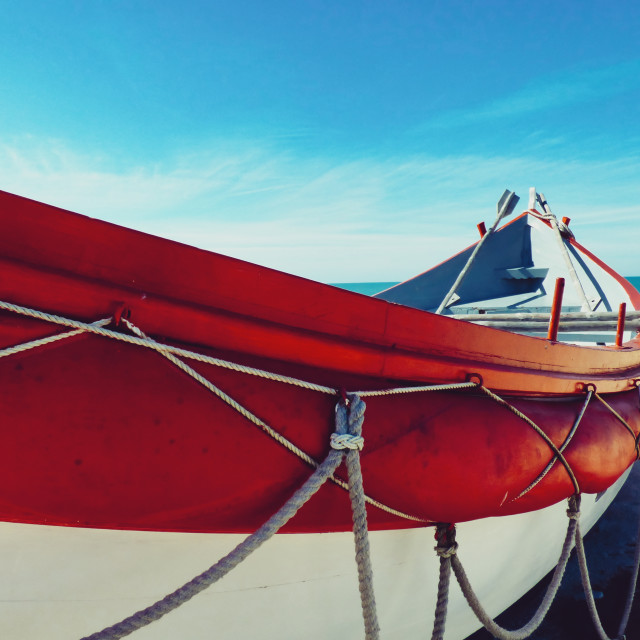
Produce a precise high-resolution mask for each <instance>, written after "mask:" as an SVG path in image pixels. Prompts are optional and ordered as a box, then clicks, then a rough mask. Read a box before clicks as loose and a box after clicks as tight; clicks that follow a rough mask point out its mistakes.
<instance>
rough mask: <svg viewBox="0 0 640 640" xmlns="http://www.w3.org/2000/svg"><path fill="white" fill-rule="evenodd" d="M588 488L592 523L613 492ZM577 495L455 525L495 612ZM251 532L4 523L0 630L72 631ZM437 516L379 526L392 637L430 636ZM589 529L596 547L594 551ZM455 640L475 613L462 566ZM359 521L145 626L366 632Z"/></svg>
mask: <svg viewBox="0 0 640 640" xmlns="http://www.w3.org/2000/svg"><path fill="white" fill-rule="evenodd" d="M625 478H626V475H625V476H624V477H623V478H622V479H621V480H619V481H618V482H617V483H616V484H615V485H614V486H613V487H612V488H610V489H609V490H608V491H607V492H606V494H605V495H604V497H602V498H601V499H599V500H598V501H597V502H596V501H595V496H588V495H587V496H584V498H583V516H582V521H581V522H582V525H581V526H582V527H583V531H587V530H588V529H589V528H590V527H591V526H592V525H593V524H594V522H595V521H596V520H597V518H598V517H599V516H600V515H601V514H602V512H603V511H604V510H605V508H606V507H607V506H608V505H609V503H610V502H611V500H612V499H613V497H614V496H615V494H616V493H617V492H618V490H619V488H620V487H621V486H622V483H623V481H624V479H625ZM565 509H566V504H565V503H561V504H557V505H554V506H552V507H549V508H547V509H543V510H541V511H538V512H534V513H528V514H522V515H518V516H509V517H503V518H489V519H486V520H480V521H474V522H468V523H462V524H460V525H459V526H458V541H459V543H460V549H459V557H460V559H461V561H462V563H463V565H464V566H465V568H466V570H467V572H468V575H469V578H470V580H471V582H472V585H473V586H474V589H476V591H477V593H478V595H479V597H480V598H481V600H482V602H483V603H484V605H485V607H486V608H487V609H488V610H489V611H490V612H491V613H492V614H494V615H496V614H498V613H499V612H500V611H502V610H503V609H504V608H506V607H507V606H508V605H509V604H510V603H512V602H514V601H515V600H517V599H518V598H519V597H520V596H521V595H523V594H524V593H525V592H526V591H528V590H529V589H530V588H531V587H532V586H533V585H535V584H536V583H537V582H538V581H539V580H540V579H541V578H542V577H543V576H544V575H545V574H546V573H547V572H548V571H550V570H551V569H552V567H553V566H554V564H555V562H556V560H557V557H558V555H559V553H560V548H561V545H562V540H563V538H564V535H565V531H566V526H567V518H566V515H565ZM242 538H243V536H241V535H227V534H185V533H162V532H136V531H114V530H99V529H80V528H70V527H69V528H67V527H50V526H42V525H26V524H15V523H0V566H2V573H3V579H2V581H0V637H3V638H11V639H12V640H34V639H36V638H47V640H70V639H71V638H80V637H82V636H85V635H88V634H90V633H92V632H95V631H97V630H99V629H101V628H103V627H105V626H108V625H110V624H113V623H115V622H117V621H119V620H120V619H122V618H124V617H126V616H128V615H130V614H131V613H133V612H135V611H137V610H139V609H141V608H144V607H146V606H148V605H150V604H152V603H153V602H154V601H156V600H157V599H159V598H161V597H163V596H164V595H166V594H167V593H168V592H170V591H172V590H174V589H175V588H177V587H178V586H180V585H181V584H182V583H184V582H186V581H187V580H189V579H191V578H192V577H193V576H195V575H196V574H198V573H201V572H202V571H203V570H205V569H206V568H208V567H209V566H210V565H211V564H213V563H214V562H216V561H217V560H218V559H219V558H220V557H222V556H223V555H224V554H225V553H227V552H228V551H230V550H231V549H232V548H233V547H234V545H236V544H237V543H238V542H239V541H240V540H241V539H242ZM434 544H435V542H434V539H433V528H423V529H406V530H396V531H379V532H372V533H371V548H372V554H373V555H372V559H373V568H374V581H375V590H376V599H377V602H378V610H379V620H380V625H381V630H382V637H383V638H403V640H413V639H415V640H418V639H420V640H422V639H423V638H425V637H430V634H431V627H432V624H433V611H434V607H435V597H436V585H437V577H438V560H437V558H436V556H435V553H434V551H433V547H434ZM588 547H589V545H588V539H587V552H588ZM447 620H448V622H447V634H446V639H447V640H460V639H461V638H464V637H466V636H467V635H469V634H470V633H472V632H473V631H474V630H475V629H476V628H477V627H478V623H477V622H476V620H475V617H474V616H473V614H472V613H471V611H470V610H469V609H468V607H467V604H466V602H464V600H463V598H462V595H461V593H460V591H459V588H458V586H457V584H455V580H454V579H453V578H452V589H451V604H450V610H449V615H448V618H447ZM362 636H363V624H362V619H361V613H360V603H359V594H358V585H357V577H356V565H355V560H354V546H353V538H352V535H351V534H350V533H327V534H280V535H276V536H275V538H274V539H272V540H270V541H269V542H268V543H266V544H265V545H264V546H263V547H262V548H261V549H259V550H258V551H257V552H256V553H255V554H254V555H253V556H251V557H250V558H248V559H247V560H246V561H245V562H244V563H243V564H242V565H240V566H239V567H238V568H236V569H235V570H234V571H233V572H232V573H231V574H229V575H228V576H226V577H225V578H224V579H223V580H221V581H220V582H219V583H218V584H216V585H213V586H212V587H210V588H209V589H208V590H207V591H205V592H204V593H202V594H200V595H198V596H196V597H195V598H194V599H193V600H191V601H190V602H189V603H187V604H186V605H184V606H183V607H182V608H180V609H178V610H177V611H174V612H173V613H171V614H169V615H167V616H165V617H164V618H163V619H161V620H159V621H157V622H155V623H152V624H151V625H150V626H149V627H147V628H145V629H142V630H140V631H137V632H136V633H135V634H134V635H133V636H132V637H133V638H136V640H175V639H176V638H188V639H189V640H205V639H206V640H210V639H211V638H216V640H244V639H247V638H255V639H261V640H271V639H273V640H276V639H277V640H288V639H290V640H299V639H300V638H305V640H326V639H327V638H336V639H338V638H339V639H340V640H349V639H351V638H353V639H356V638H357V639H360V638H362Z"/></svg>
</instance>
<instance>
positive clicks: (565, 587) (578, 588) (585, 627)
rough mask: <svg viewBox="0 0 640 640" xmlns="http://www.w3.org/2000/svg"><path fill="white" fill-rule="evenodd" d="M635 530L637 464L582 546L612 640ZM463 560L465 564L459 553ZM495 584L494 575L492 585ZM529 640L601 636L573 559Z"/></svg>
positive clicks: (535, 602)
mask: <svg viewBox="0 0 640 640" xmlns="http://www.w3.org/2000/svg"><path fill="white" fill-rule="evenodd" d="M627 280H628V281H629V282H630V283H631V284H632V285H633V286H634V287H635V288H636V289H638V291H640V276H631V277H627ZM394 284H397V283H396V282H343V283H339V284H336V285H335V286H338V287H341V288H343V289H348V290H349V291H356V292H357V293H362V294H365V295H373V294H374V293H378V292H379V291H383V290H384V289H388V288H389V287H391V286H393V285H394ZM639 525H640V463H637V464H636V465H635V467H634V468H633V470H632V472H631V475H630V477H629V479H628V480H627V482H626V483H625V485H624V486H623V487H622V489H621V491H620V493H619V494H618V496H617V497H616V499H615V500H614V501H613V503H612V504H611V506H610V507H609V508H608V509H607V511H606V512H605V513H604V515H603V516H602V517H601V518H600V520H599V521H598V522H597V523H596V524H595V525H594V527H593V528H592V529H591V531H590V532H589V533H588V535H587V536H585V541H584V544H585V551H586V555H587V563H588V566H589V576H590V579H591V585H592V589H593V592H594V597H595V600H596V607H597V609H598V614H599V616H600V618H601V621H602V624H603V626H604V629H605V631H606V632H607V634H608V636H609V637H610V638H615V637H616V634H617V631H618V625H619V623H620V619H621V617H622V613H623V609H624V605H625V601H626V598H627V592H628V589H629V585H630V580H631V577H632V573H633V559H634V549H635V541H636V539H637V538H638V539H639V540H640V536H639V534H638V532H639V531H640V528H639ZM461 560H463V561H464V558H463V555H462V550H461ZM496 565H500V560H496ZM499 579H500V577H499V576H498V575H497V576H496V580H499ZM451 580H452V581H453V580H454V578H453V577H452V578H451ZM549 581H550V576H547V577H546V578H545V579H544V580H543V581H542V582H541V583H540V584H538V585H537V586H536V587H535V588H534V589H532V590H531V591H529V593H527V594H526V595H525V596H523V597H522V598H520V600H518V601H517V602H516V603H515V604H514V605H512V606H511V607H510V608H509V609H507V610H506V611H505V612H504V613H502V614H501V615H500V616H498V618H497V622H498V624H500V625H501V626H502V627H504V628H506V629H518V628H520V627H521V626H523V625H524V624H526V623H527V622H528V621H529V620H530V619H531V617H532V616H533V614H534V613H535V611H536V610H537V608H538V606H539V605H540V603H541V602H542V599H543V597H544V593H545V591H546V588H547V586H548V584H549ZM472 586H473V585H472ZM428 636H429V633H427V632H425V637H428ZM530 637H531V640H599V638H600V636H599V635H598V633H597V632H596V631H595V627H594V624H593V622H592V620H591V618H590V615H589V610H588V607H587V603H586V600H585V597H584V591H583V588H582V583H581V579H580V571H579V568H578V563H577V561H576V558H575V554H572V555H571V558H570V560H569V563H568V565H567V570H566V572H565V575H564V578H563V580H562V584H561V586H560V589H559V590H558V593H557V595H556V598H555V601H554V602H553V604H552V605H551V608H550V609H549V612H548V614H547V616H546V618H545V619H544V621H543V623H542V624H541V625H540V627H539V628H538V629H537V630H536V631H535V632H534V633H533V635H532V636H530ZM492 638H493V636H492V635H491V634H490V633H489V632H488V631H485V630H484V629H480V630H479V631H477V632H476V633H474V634H473V635H471V636H469V638H467V640H492ZM626 639H627V640H640V585H638V592H637V594H636V598H635V602H634V606H633V609H632V610H631V616H630V618H629V624H628V626H627V629H626Z"/></svg>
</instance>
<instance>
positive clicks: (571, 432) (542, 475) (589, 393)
mask: <svg viewBox="0 0 640 640" xmlns="http://www.w3.org/2000/svg"><path fill="white" fill-rule="evenodd" d="M593 394H594V392H593V390H592V389H589V390H588V391H587V397H586V398H585V401H584V403H583V405H582V408H581V409H580V411H579V412H578V415H577V417H576V419H575V420H574V422H573V426H572V427H571V429H570V430H569V433H568V434H567V437H566V438H565V439H564V442H563V443H562V445H561V447H560V449H559V451H560V453H563V452H564V450H565V449H566V448H567V447H568V446H569V444H570V442H571V440H573V436H574V435H575V434H576V431H577V430H578V426H579V425H580V422H582V418H583V417H584V414H585V412H586V410H587V407H588V406H589V402H590V401H591V398H592V396H593ZM557 461H558V458H557V457H556V456H554V457H553V458H551V460H550V461H549V463H548V464H547V466H546V467H545V468H544V469H543V470H542V471H541V472H540V474H539V475H538V477H537V478H536V479H535V480H534V481H533V482H531V484H530V485H529V486H528V487H527V488H526V489H524V490H523V491H521V492H520V494H519V495H517V496H516V497H515V498H514V499H513V501H515V500H519V499H520V498H522V496H524V495H525V494H527V493H529V491H531V489H533V488H534V487H535V486H536V485H537V484H538V483H540V482H541V481H542V480H543V479H544V478H545V476H546V475H547V474H548V473H549V471H551V469H552V468H553V465H554V464H555V463H556V462H557Z"/></svg>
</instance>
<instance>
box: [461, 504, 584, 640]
mask: <svg viewBox="0 0 640 640" xmlns="http://www.w3.org/2000/svg"><path fill="white" fill-rule="evenodd" d="M579 508H580V496H579V495H575V496H572V497H571V498H569V509H567V516H568V518H569V524H568V526H567V534H566V536H565V539H564V544H563V545H562V551H561V553H560V558H559V559H558V564H557V565H556V568H555V571H554V572H553V577H552V579H551V582H550V583H549V586H548V587H547V590H546V592H545V594H544V597H543V599H542V602H541V603H540V606H539V607H538V609H537V610H536V612H535V613H534V614H533V616H532V617H531V619H530V620H529V622H527V623H526V624H525V625H523V626H522V627H520V629H514V630H509V629H505V628H504V627H501V626H500V625H499V624H497V623H496V622H495V620H493V618H491V616H490V615H489V614H488V613H487V612H486V611H485V609H484V607H483V606H482V605H481V604H480V601H479V600H478V597H477V595H476V594H475V592H474V591H473V588H472V587H471V584H470V583H469V579H468V578H467V574H466V573H465V570H464V568H463V566H462V563H461V562H460V559H459V557H458V555H457V554H453V555H452V556H451V566H452V569H453V572H454V574H455V576H456V579H457V580H458V583H459V585H460V588H461V589H462V593H463V595H464V597H465V599H466V600H467V602H468V603H469V606H470V607H471V609H472V610H473V612H474V613H475V614H476V617H477V618H478V620H479V621H480V622H481V623H482V625H483V626H484V628H485V629H486V630H487V631H488V632H489V633H491V634H492V635H493V636H494V637H495V638H498V639H499V640H524V639H525V638H528V637H529V636H530V635H531V634H532V633H533V632H534V631H535V630H536V629H537V628H538V627H539V626H540V624H542V621H543V620H544V618H545V616H546V615H547V612H548V611H549V608H550V607H551V604H552V603H553V600H554V599H555V597H556V594H557V593H558V589H559V587H560V583H561V582H562V577H563V576H564V572H565V569H566V567H567V562H568V560H569V555H570V554H571V549H572V547H573V544H574V540H575V539H576V532H577V530H578V517H579V515H580V511H579Z"/></svg>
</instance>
